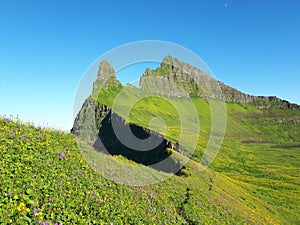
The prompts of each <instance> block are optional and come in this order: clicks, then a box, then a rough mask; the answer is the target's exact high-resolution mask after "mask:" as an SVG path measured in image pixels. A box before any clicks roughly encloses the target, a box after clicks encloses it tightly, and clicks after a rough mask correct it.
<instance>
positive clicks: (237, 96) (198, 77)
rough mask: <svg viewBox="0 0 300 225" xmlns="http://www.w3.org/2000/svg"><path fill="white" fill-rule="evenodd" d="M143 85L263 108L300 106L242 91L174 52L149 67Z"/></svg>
mask: <svg viewBox="0 0 300 225" xmlns="http://www.w3.org/2000/svg"><path fill="white" fill-rule="evenodd" d="M148 77H161V78H163V79H160V80H159V82H156V83H151V80H149V79H148V80H147V78H148ZM170 80H171V81H172V83H173V84H174V86H173V87H168V88H166V87H167V86H168V85H166V83H168V82H169V81H170ZM140 86H141V88H146V89H151V90H152V91H155V92H156V93H157V94H164V92H167V94H168V95H169V96H173V97H178V96H180V97H187V96H197V97H201V98H203V99H207V98H213V99H221V100H223V101H226V102H234V103H251V104H253V105H255V106H256V107H257V108H260V109H268V108H280V109H296V110H299V109H300V106H299V105H297V104H292V103H290V102H288V101H285V100H282V99H279V98H277V97H275V96H252V95H248V94H245V93H242V92H241V91H239V90H237V89H235V88H232V87H230V86H228V85H226V84H224V83H222V82H220V81H217V80H215V79H214V78H212V77H210V76H209V75H207V74H206V73H204V72H203V71H201V70H200V69H198V68H196V67H193V66H191V65H189V64H186V63H183V62H181V61H179V60H178V59H176V58H173V57H172V56H167V57H165V58H164V59H163V61H162V63H161V65H160V67H158V68H157V69H155V70H150V69H147V70H146V71H145V73H144V74H143V75H142V77H141V79H140ZM176 86H179V87H183V90H181V91H179V90H176V88H175V87H176Z"/></svg>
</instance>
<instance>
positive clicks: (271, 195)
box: [0, 87, 300, 224]
mask: <svg viewBox="0 0 300 225" xmlns="http://www.w3.org/2000/svg"><path fill="white" fill-rule="evenodd" d="M120 89H121V87H116V88H111V89H103V91H102V92H101V93H100V95H99V96H98V101H100V102H101V103H102V104H105V105H107V106H109V107H113V105H114V107H113V109H114V110H115V111H116V112H117V113H118V114H119V115H121V116H123V117H124V118H127V117H126V115H127V112H128V111H130V113H129V117H128V118H127V120H128V122H130V123H134V124H138V125H142V126H144V127H148V128H151V129H153V130H156V131H158V132H161V133H163V132H165V135H166V137H167V138H169V139H179V138H180V131H181V129H182V124H181V122H180V118H181V117H180V113H178V109H179V111H184V110H186V105H187V104H191V103H192V104H193V105H194V106H195V108H196V110H197V114H196V116H187V117H186V118H185V122H186V124H187V127H188V130H185V134H186V136H185V137H186V140H187V141H188V142H189V141H190V142H193V141H196V142H195V143H196V150H195V152H194V154H193V156H192V160H191V161H189V162H188V164H187V165H186V168H185V169H184V170H183V171H184V172H185V176H170V174H166V173H163V172H158V171H156V170H153V169H151V168H148V167H145V166H143V165H140V164H137V163H134V162H132V161H130V160H128V159H126V158H124V157H122V156H114V157H113V156H110V155H105V154H102V153H99V152H95V151H93V150H92V149H91V148H90V147H89V146H87V145H85V143H79V144H80V147H81V148H79V147H78V143H77V142H76V140H75V137H74V136H73V135H72V134H65V133H62V132H59V131H55V130H51V129H40V128H36V127H34V126H32V125H30V124H22V123H20V122H18V121H16V122H14V121H11V120H7V119H5V118H3V117H1V118H0V151H1V156H0V174H1V178H0V179H1V183H0V224H38V221H41V223H44V222H50V224H54V223H56V222H59V223H61V224H71V223H73V224H109V223H113V224H299V223H300V220H299V216H298V215H299V214H300V208H299V204H298V203H299V201H300V199H299V196H300V190H299V185H300V178H299V174H300V173H299V172H300V169H299V168H300V165H299V164H300V161H299V159H300V128H299V127H300V126H299V124H293V123H289V122H284V123H277V122H276V121H278V120H282V119H290V118H293V119H299V118H300V113H299V111H292V110H290V111H289V110H286V111H283V110H275V109H274V110H273V109H272V110H265V111H261V110H258V109H256V108H255V107H254V106H252V105H250V104H234V103H227V104H226V109H227V121H228V123H227V128H226V136H225V139H224V142H223V145H222V147H221V149H220V151H219V154H218V156H217V158H216V160H215V161H214V162H213V164H212V165H211V167H210V168H209V169H208V170H206V171H204V172H200V168H201V166H200V164H199V161H200V159H201V157H202V155H203V152H204V151H205V147H206V145H207V142H208V137H209V135H210V129H211V126H210V122H211V115H210V108H209V105H208V103H207V102H206V101H204V100H203V99H200V98H192V99H191V101H190V102H188V100H186V99H164V98H159V97H148V98H144V99H142V100H139V99H140V98H139V97H140V96H139V95H140V94H141V93H139V91H138V90H136V89H135V88H132V89H133V91H132V90H130V91H129V90H126V89H125V90H124V92H123V96H119V97H120V98H119V101H118V102H117V104H114V101H115V98H116V96H117V93H118V92H119V91H120ZM94 97H95V96H94ZM124 99H126V101H125V100H124ZM132 102H134V104H133V107H132V108H131V110H128V109H129V107H128V104H129V103H132ZM183 115H186V114H183ZM191 115H192V114H191ZM153 117H161V118H162V119H163V120H164V122H165V124H166V129H165V127H164V126H163V125H162V124H160V123H159V121H152V122H153V123H152V124H151V123H150V121H151V120H152V119H153ZM197 120H199V121H200V128H201V129H200V137H199V138H197V139H195V138H194V137H196V136H197V134H196V133H193V132H195V131H196V130H197V129H196V128H197V127H193V126H194V124H195V122H196V121H197ZM81 150H83V152H82V151H81ZM172 157H174V158H176V159H177V160H182V158H181V157H182V156H181V155H180V154H178V153H176V152H175V153H173V154H172ZM107 168H109V170H107ZM99 169H100V171H103V173H99V172H98V171H99ZM115 171H122V173H121V174H120V173H116V172H115ZM141 174H142V175H144V177H149V178H151V180H153V178H154V180H155V179H156V180H164V179H165V178H168V179H166V180H164V181H163V182H159V183H157V184H152V185H146V186H142V187H134V186H126V185H123V184H121V183H120V182H125V183H126V182H127V183H129V184H138V179H137V180H130V179H127V177H131V178H132V177H136V178H138V177H139V176H140V175H141ZM107 178H111V179H107ZM122 179H123V180H122ZM112 180H114V181H112Z"/></svg>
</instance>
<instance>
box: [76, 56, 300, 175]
mask: <svg viewBox="0 0 300 225" xmlns="http://www.w3.org/2000/svg"><path fill="white" fill-rule="evenodd" d="M93 87H94V89H93V94H92V95H91V96H90V97H88V98H87V99H86V101H85V102H84V104H83V106H82V108H81V110H80V112H79V113H78V115H77V117H76V119H75V121H74V125H73V128H72V130H71V132H72V133H74V134H75V136H77V137H78V138H79V139H82V140H84V141H85V142H87V143H88V144H89V145H91V146H93V147H94V148H95V149H96V150H98V151H104V152H106V153H109V154H112V155H118V154H121V155H123V156H125V157H127V158H128V159H132V160H134V161H136V162H138V163H142V164H145V165H153V164H156V163H157V162H161V161H163V160H165V159H166V158H168V156H169V155H170V151H168V150H167V149H168V148H171V149H173V150H175V151H177V152H180V153H182V154H184V152H185V151H184V149H181V146H180V145H179V143H178V141H175V140H171V141H170V140H167V139H166V138H165V137H164V136H162V135H160V134H158V133H156V132H153V131H151V130H149V129H145V128H143V127H141V126H138V125H134V124H128V123H126V121H125V120H124V119H123V118H122V117H120V116H119V115H118V114H116V113H115V112H113V111H112V110H111V109H110V108H109V107H108V106H107V105H104V104H101V103H99V101H97V100H95V98H94V97H93V95H94V94H95V93H96V94H97V92H98V90H101V88H105V89H110V88H114V87H121V88H122V85H121V83H120V82H119V81H118V80H117V79H116V74H115V71H114V69H113V68H112V66H111V65H109V64H108V62H101V63H100V67H99V71H98V76H97V79H96V81H95V82H94V84H93ZM140 88H141V89H142V91H149V92H151V93H156V94H159V95H167V96H169V97H180V98H184V97H189V96H198V97H201V98H204V99H208V98H212V99H221V100H224V101H227V102H235V103H246V102H247V103H251V104H254V105H255V106H256V107H257V108H259V109H267V108H281V109H294V110H300V106H299V105H296V104H291V103H289V102H288V101H284V100H281V99H279V98H277V97H263V96H251V95H247V94H244V93H242V92H240V91H238V90H236V89H234V88H232V87H229V86H227V85H225V84H224V83H221V82H219V81H217V80H215V79H213V78H211V77H210V76H208V75H207V74H205V73H204V72H202V71H201V70H199V69H197V68H195V67H193V66H191V65H188V64H185V63H183V62H180V61H179V60H177V59H175V58H172V57H170V56H168V57H166V58H165V59H164V60H163V62H162V63H161V66H160V67H159V68H157V69H156V70H150V69H147V70H146V71H145V73H144V74H143V76H142V77H141V79H140ZM203 89H204V90H205V92H204V91H203ZM216 90H219V91H216ZM112 121H115V122H116V126H117V131H119V130H123V131H125V132H121V139H123V140H127V139H130V135H129V132H127V131H131V133H133V135H134V136H135V137H136V138H137V139H139V140H147V139H149V141H148V142H147V141H146V142H143V143H142V144H138V145H140V146H139V147H140V149H141V150H142V149H148V147H149V146H151V143H153V142H155V143H158V145H155V147H153V148H151V149H149V150H148V151H141V150H140V151H137V150H136V149H135V148H132V147H128V145H126V144H124V143H123V142H122V141H120V136H118V135H117V134H116V130H114V127H113V124H112ZM293 122H295V121H293ZM296 122H298V121H296ZM130 143H131V144H135V143H134V141H131V142H130ZM137 143H139V142H138V141H137ZM169 164H171V165H172V166H171V168H159V167H156V169H159V170H163V171H165V172H177V171H176V170H177V169H178V168H179V165H177V164H176V162H175V161H174V162H173V161H171V162H170V163H169Z"/></svg>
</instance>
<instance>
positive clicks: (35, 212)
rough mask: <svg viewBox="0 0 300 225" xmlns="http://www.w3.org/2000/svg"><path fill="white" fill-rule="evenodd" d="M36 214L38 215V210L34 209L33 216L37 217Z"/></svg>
mask: <svg viewBox="0 0 300 225" xmlns="http://www.w3.org/2000/svg"><path fill="white" fill-rule="evenodd" d="M36 214H37V209H36V208H34V209H33V216H34V217H36Z"/></svg>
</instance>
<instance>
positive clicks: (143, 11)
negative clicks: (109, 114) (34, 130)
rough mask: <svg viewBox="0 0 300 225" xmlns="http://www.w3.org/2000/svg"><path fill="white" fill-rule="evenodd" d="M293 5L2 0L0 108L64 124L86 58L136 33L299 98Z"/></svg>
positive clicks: (268, 0)
mask: <svg viewBox="0 0 300 225" xmlns="http://www.w3.org/2000/svg"><path fill="white" fill-rule="evenodd" d="M224 4H228V6H227V7H224ZM299 10H300V2H299V1H298V0H281V1H278V0H263V1H262V0H227V1H221V0H185V1H178V0H175V1H167V0H161V1H156V0H151V1H149V0H144V1H140V0H139V1H132V0H128V1H121V0H119V1H115V0H112V1H78V0H75V1H74V0H73V1H68V0H67V1H57V0H52V1H31V0H26V1H14V0H13V1H12V0H1V1H0V32H1V35H0V78H1V82H0V96H1V104H0V115H14V116H17V115H19V117H20V118H21V119H22V120H25V121H33V122H35V123H37V124H44V125H47V124H48V125H49V126H54V127H58V128H63V129H70V128H71V126H72V120H73V112H72V110H73V102H74V96H75V94H76V90H77V87H78V85H79V82H80V80H81V77H82V76H83V74H84V72H85V71H86V69H87V68H88V67H89V65H90V64H91V63H92V62H93V61H94V60H95V59H97V58H98V57H99V56H101V55H103V54H104V53H105V52H107V51H109V50H110V49H112V48H115V47H117V46H119V45H122V44H126V43H128V42H133V41H140V40H163V41H170V42H174V43H177V44H179V45H182V46H184V47H186V48H188V49H190V50H192V51H193V52H195V53H196V54H198V55H199V56H200V57H201V58H202V59H203V60H204V61H205V62H206V63H207V64H208V66H209V67H210V68H211V70H212V71H213V72H214V74H215V77H216V78H217V79H219V80H221V81H223V82H225V83H226V84H229V85H231V86H233V87H236V88H238V89H240V90H242V91H244V92H246V93H249V94H255V95H276V96H278V97H280V98H283V99H286V100H289V101H291V102H296V103H300V95H299V84H300V63H299V62H300V13H299ZM139 75H140V74H133V76H132V77H130V78H128V79H129V81H130V80H135V79H136V78H137V77H138V76H139Z"/></svg>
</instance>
